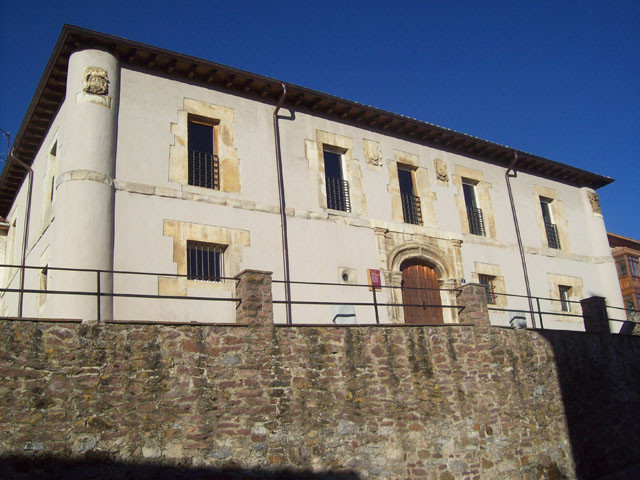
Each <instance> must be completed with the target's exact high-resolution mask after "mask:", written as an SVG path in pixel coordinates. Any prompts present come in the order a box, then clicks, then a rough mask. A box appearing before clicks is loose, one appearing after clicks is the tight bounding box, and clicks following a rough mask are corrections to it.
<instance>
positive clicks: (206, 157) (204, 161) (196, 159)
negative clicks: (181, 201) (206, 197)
mask: <svg viewBox="0 0 640 480" xmlns="http://www.w3.org/2000/svg"><path fill="white" fill-rule="evenodd" d="M189 185H195V186H196V187H204V188H213V189H215V190H220V162H219V160H218V156H217V155H214V154H212V153H208V152H199V151H197V150H189Z"/></svg>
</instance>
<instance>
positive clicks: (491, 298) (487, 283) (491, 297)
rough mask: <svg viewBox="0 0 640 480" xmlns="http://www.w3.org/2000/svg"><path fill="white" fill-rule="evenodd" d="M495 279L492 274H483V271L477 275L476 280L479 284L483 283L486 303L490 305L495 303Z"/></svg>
mask: <svg viewBox="0 0 640 480" xmlns="http://www.w3.org/2000/svg"><path fill="white" fill-rule="evenodd" d="M495 279H496V277H494V276H492V275H485V274H483V273H481V274H479V275H478V282H479V283H480V285H484V288H485V289H486V296H487V303H488V304H491V305H494V304H495V303H496V291H495V285H494V281H495Z"/></svg>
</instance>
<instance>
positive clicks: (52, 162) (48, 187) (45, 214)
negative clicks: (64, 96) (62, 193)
mask: <svg viewBox="0 0 640 480" xmlns="http://www.w3.org/2000/svg"><path fill="white" fill-rule="evenodd" d="M54 149H55V151H56V153H55V155H54V154H53V150H54ZM59 169H60V144H59V142H58V132H56V133H55V135H54V136H53V140H51V142H49V148H48V152H47V169H46V170H45V173H44V176H43V177H42V195H43V202H42V207H43V208H42V231H44V230H45V229H46V227H47V226H48V225H49V224H50V223H51V221H52V220H53V207H54V204H55V191H54V192H52V189H53V190H55V188H56V186H55V185H52V181H53V179H54V178H57V177H58V173H59ZM52 195H54V198H53V199H52V198H51V196H52Z"/></svg>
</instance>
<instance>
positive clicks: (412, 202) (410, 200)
mask: <svg viewBox="0 0 640 480" xmlns="http://www.w3.org/2000/svg"><path fill="white" fill-rule="evenodd" d="M401 197H402V215H403V216H404V221H405V223H412V224H414V225H422V207H421V206H420V197H416V196H415V195H411V194H410V193H403V194H401Z"/></svg>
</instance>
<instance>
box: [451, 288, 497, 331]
mask: <svg viewBox="0 0 640 480" xmlns="http://www.w3.org/2000/svg"><path fill="white" fill-rule="evenodd" d="M456 303H457V305H458V306H459V307H462V310H461V311H460V313H459V314H458V318H459V320H460V323H472V324H474V325H476V326H479V327H480V326H482V327H488V326H490V325H491V322H490V320H489V310H488V307H487V289H486V288H485V286H484V285H481V284H479V283H467V284H465V285H463V286H462V287H460V293H458V295H457V298H456Z"/></svg>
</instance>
